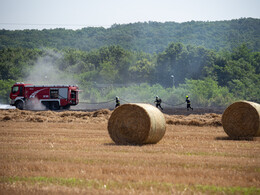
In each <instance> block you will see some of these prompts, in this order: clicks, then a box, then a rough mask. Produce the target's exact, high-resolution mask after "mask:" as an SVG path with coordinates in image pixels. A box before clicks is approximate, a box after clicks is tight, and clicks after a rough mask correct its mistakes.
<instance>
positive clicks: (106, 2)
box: [0, 0, 260, 30]
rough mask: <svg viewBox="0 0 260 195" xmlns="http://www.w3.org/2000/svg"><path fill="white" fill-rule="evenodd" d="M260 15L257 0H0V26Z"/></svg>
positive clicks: (48, 26) (76, 25)
mask: <svg viewBox="0 0 260 195" xmlns="http://www.w3.org/2000/svg"><path fill="white" fill-rule="evenodd" d="M245 17H252V18H258V19H259V18H260V0H0V29H7V30H15V29H18V30H21V29H44V28H46V29H53V28H66V29H81V28H84V27H99V26H103V27H105V28H109V27H110V26H111V25H113V24H128V23H135V22H149V21H156V22H179V23H180V22H187V21H191V20H194V21H220V20H231V19H239V18H245Z"/></svg>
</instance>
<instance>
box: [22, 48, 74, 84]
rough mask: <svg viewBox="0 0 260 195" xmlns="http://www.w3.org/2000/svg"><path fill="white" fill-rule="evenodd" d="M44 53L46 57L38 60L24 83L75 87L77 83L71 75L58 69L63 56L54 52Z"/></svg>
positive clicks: (47, 51) (46, 51)
mask: <svg viewBox="0 0 260 195" xmlns="http://www.w3.org/2000/svg"><path fill="white" fill-rule="evenodd" d="M44 51H45V53H46V55H44V56H42V57H39V58H38V59H37V61H36V63H35V64H34V66H33V67H32V69H31V71H30V74H29V76H28V77H26V78H24V82H25V83H30V84H34V85H75V84H76V82H75V81H74V80H73V79H72V78H70V75H68V74H66V73H65V72H62V71H61V70H59V68H58V63H59V62H60V61H62V59H63V55H62V54H61V53H58V52H55V51H53V50H46V49H45V50H44Z"/></svg>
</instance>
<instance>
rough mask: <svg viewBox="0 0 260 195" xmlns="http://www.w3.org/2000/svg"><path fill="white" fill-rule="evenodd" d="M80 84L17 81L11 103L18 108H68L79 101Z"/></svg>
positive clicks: (13, 88)
mask: <svg viewBox="0 0 260 195" xmlns="http://www.w3.org/2000/svg"><path fill="white" fill-rule="evenodd" d="M78 92H79V88H78V86H74V85H32V84H24V83H15V84H14V85H13V86H12V89H11V93H10V98H11V105H13V106H16V108H18V109H21V110H23V109H26V108H29V109H30V107H31V106H36V107H37V106H44V107H45V108H46V109H50V110H59V109H61V108H64V109H68V108H70V106H75V105H77V104H78V103H79V99H78Z"/></svg>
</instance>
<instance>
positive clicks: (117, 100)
mask: <svg viewBox="0 0 260 195" xmlns="http://www.w3.org/2000/svg"><path fill="white" fill-rule="evenodd" d="M118 106H120V100H119V97H117V96H116V105H115V108H116V107H118Z"/></svg>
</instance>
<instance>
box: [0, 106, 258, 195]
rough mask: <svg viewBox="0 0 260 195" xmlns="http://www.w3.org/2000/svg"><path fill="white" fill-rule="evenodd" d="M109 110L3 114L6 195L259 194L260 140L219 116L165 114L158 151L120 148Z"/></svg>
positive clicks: (0, 135)
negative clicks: (229, 128)
mask: <svg viewBox="0 0 260 195" xmlns="http://www.w3.org/2000/svg"><path fill="white" fill-rule="evenodd" d="M110 115H111V111H109V110H100V111H96V112H83V111H82V112H76V111H66V112H51V111H43V112H32V111H19V110H0V147H1V148H0V194H28V193H30V194H50V193H55V194H56V193H59V194H64V193H65V194H158V193H160V194H193V193H195V194H209V193H215V194H259V193H260V140H259V138H255V139H253V140H231V139H230V138H228V136H227V135H226V133H225V132H224V130H223V128H222V126H221V115H220V114H205V115H188V116H182V115H175V116H171V115H165V118H166V123H167V124H166V133H165V135H164V137H163V139H162V140H161V141H160V142H158V143H157V144H151V145H143V146H130V145H127V146H122V145H116V144H114V142H113V141H112V140H111V138H110V137H109V134H108V131H107V122H108V118H109V116H110Z"/></svg>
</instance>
